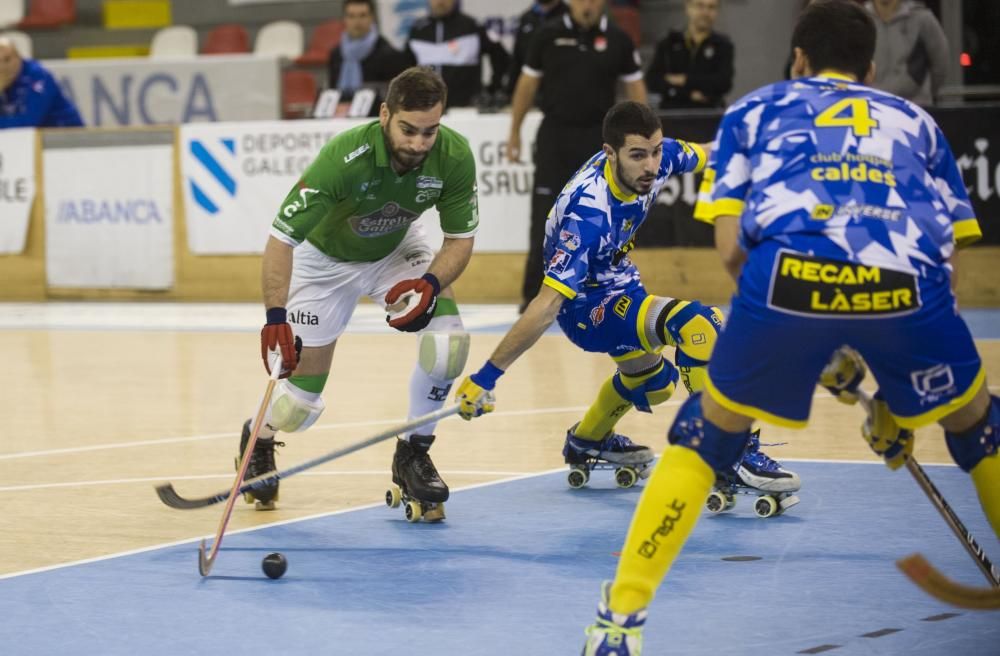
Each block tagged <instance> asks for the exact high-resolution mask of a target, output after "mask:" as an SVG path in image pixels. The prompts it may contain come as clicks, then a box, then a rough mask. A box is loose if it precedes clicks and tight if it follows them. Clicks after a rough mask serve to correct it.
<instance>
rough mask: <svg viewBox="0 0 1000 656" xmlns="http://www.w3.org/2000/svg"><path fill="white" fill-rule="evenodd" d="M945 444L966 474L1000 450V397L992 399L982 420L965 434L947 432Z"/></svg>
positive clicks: (992, 397)
mask: <svg viewBox="0 0 1000 656" xmlns="http://www.w3.org/2000/svg"><path fill="white" fill-rule="evenodd" d="M944 439H945V443H946V444H947V445H948V453H950V454H951V458H952V460H954V461H955V464H957V465H958V466H959V467H961V468H962V470H963V471H965V472H970V471H972V469H973V468H974V467H975V466H976V465H978V464H979V461H980V460H982V459H983V458H985V457H987V456H991V455H993V454H995V453H996V452H997V450H998V449H1000V397H996V396H991V397H990V407H989V410H987V412H986V416H985V417H983V418H982V420H981V421H980V422H979V423H978V424H976V425H975V426H973V427H972V428H970V429H969V430H967V431H965V432H964V433H951V432H948V431H945V433H944Z"/></svg>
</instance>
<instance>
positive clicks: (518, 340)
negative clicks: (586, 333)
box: [490, 285, 565, 371]
mask: <svg viewBox="0 0 1000 656" xmlns="http://www.w3.org/2000/svg"><path fill="white" fill-rule="evenodd" d="M564 300H565V297H564V296H563V295H562V294H560V293H559V292H557V291H556V290H554V289H552V288H551V287H549V286H547V285H542V288H541V290H539V292H538V295H537V296H535V298H534V299H533V300H532V301H531V303H529V304H528V307H527V308H525V310H524V314H522V315H521V318H520V319H518V320H517V322H516V323H515V324H514V325H513V326H512V327H511V329H510V331H508V333H507V334H506V335H505V336H504V338H503V339H502V340H501V341H500V345H499V346H497V348H496V350H495V351H493V355H491V356H490V362H491V363H492V364H493V365H495V366H496V367H498V368H500V369H501V370H503V371H506V370H507V369H509V368H510V366H511V365H512V364H514V362H515V361H516V360H517V359H518V358H519V357H521V354H522V353H524V352H525V351H527V350H528V349H529V348H531V347H532V346H533V345H534V343H535V342H537V341H538V338H539V337H541V336H542V335H544V334H545V331H546V330H548V328H549V326H551V325H552V322H553V321H555V319H556V315H557V314H559V308H560V307H561V306H562V303H563V301H564Z"/></svg>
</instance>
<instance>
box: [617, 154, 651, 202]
mask: <svg viewBox="0 0 1000 656" xmlns="http://www.w3.org/2000/svg"><path fill="white" fill-rule="evenodd" d="M615 177H616V178H618V183H619V184H620V185H621V186H623V187H625V189H626V190H627V191H628V192H629V193H632V194H635V195H636V196H644V195H645V194H648V193H649V192H650V191H652V189H653V181H654V180H655V179H656V178H655V177H652V178H650V179H649V189H646V190H645V191H643V190H642V189H636V188H635V187H633V186H632V185H633V184H637V183H638V182H639V180H634V181H631V182H627V181H626V180H627V178H626V177H625V171H623V170H622V165H621V162H619V163H617V164H615Z"/></svg>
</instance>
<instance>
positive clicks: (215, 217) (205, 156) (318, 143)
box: [180, 112, 541, 255]
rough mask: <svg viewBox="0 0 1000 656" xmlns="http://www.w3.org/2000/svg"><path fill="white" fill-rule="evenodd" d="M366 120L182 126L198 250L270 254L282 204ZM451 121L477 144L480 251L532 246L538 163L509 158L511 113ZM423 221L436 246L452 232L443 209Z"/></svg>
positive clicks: (192, 243)
mask: <svg viewBox="0 0 1000 656" xmlns="http://www.w3.org/2000/svg"><path fill="white" fill-rule="evenodd" d="M540 120H541V117H540V115H539V114H537V113H535V112H532V113H530V114H529V115H528V116H527V118H526V119H525V121H524V125H523V128H522V136H521V140H522V143H523V144H524V146H525V148H524V151H525V152H526V153H529V152H530V151H531V148H530V146H531V144H532V142H533V141H534V135H535V132H536V131H537V130H538V125H539V123H540ZM365 121H366V120H347V119H335V120H331V121H281V122H277V121H275V122H270V121H266V122H256V123H229V124H215V125H212V124H199V125H184V126H181V130H180V148H181V175H182V176H183V179H182V181H181V184H182V185H183V187H184V209H185V217H186V221H187V236H188V246H189V248H190V249H191V252H192V253H195V254H198V255H209V254H217V255H221V254H239V253H245V254H248V253H262V252H263V251H264V244H265V243H266V242H267V235H268V231H269V230H270V226H271V222H272V221H273V220H274V217H275V215H276V213H277V211H278V209H279V206H280V204H281V201H282V200H283V199H284V198H285V196H286V195H287V194H288V192H289V190H290V189H292V187H293V186H294V185H295V183H296V182H297V181H298V179H299V177H300V176H301V175H302V172H303V171H305V169H306V167H308V166H309V164H310V163H311V162H312V160H313V159H315V157H316V155H317V154H318V153H319V151H320V149H321V148H322V147H323V145H324V144H326V142H327V141H329V140H330V139H331V138H333V137H334V136H335V135H336V134H338V133H340V132H342V131H344V130H347V129H349V128H351V127H353V126H355V125H359V124H361V123H363V122H365ZM442 122H443V123H444V124H445V125H447V126H448V127H450V128H452V129H454V130H457V131H458V132H459V133H460V134H462V135H463V136H464V137H466V139H468V140H469V146H470V148H471V149H472V153H473V156H474V157H475V159H476V171H477V177H478V184H479V216H480V219H481V220H480V224H479V232H478V234H477V235H476V249H477V250H478V251H483V252H518V251H526V250H527V248H528V224H529V218H530V216H529V215H530V210H531V189H532V184H533V182H532V181H533V174H534V167H533V165H532V164H531V163H530V161H525V162H522V163H512V162H510V161H508V159H507V153H506V149H507V134H508V131H509V130H510V117H509V116H506V115H485V116H484V115H479V114H470V115H465V114H462V113H458V112H456V113H453V114H448V115H446V116H445V117H444V119H443V120H442ZM526 159H527V158H526ZM420 222H421V223H422V224H423V225H424V226H425V227H426V229H427V233H428V236H429V238H430V240H431V243H432V244H438V243H440V241H441V239H442V238H443V235H442V233H441V228H440V225H439V217H438V214H437V212H436V211H434V210H431V211H428V212H426V213H425V214H424V215H423V217H422V218H421V219H420Z"/></svg>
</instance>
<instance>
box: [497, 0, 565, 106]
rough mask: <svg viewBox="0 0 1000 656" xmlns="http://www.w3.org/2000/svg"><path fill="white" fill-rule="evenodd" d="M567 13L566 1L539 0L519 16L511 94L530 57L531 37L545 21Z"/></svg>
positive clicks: (508, 82) (510, 74)
mask: <svg viewBox="0 0 1000 656" xmlns="http://www.w3.org/2000/svg"><path fill="white" fill-rule="evenodd" d="M565 13H566V3H565V2H564V1H563V0H539V1H538V2H535V3H534V4H533V5H531V8H530V9H528V11H526V12H524V13H523V14H521V16H520V17H519V18H518V22H517V35H516V36H515V37H514V52H513V53H512V54H511V58H510V72H509V73H508V75H507V92H508V93H509V94H510V95H511V96H513V95H514V87H516V86H517V78H518V77H520V75H521V67H522V66H524V60H525V59H527V57H528V45H529V44H530V43H531V38H532V37H533V36H534V35H535V32H537V31H538V28H539V27H541V26H542V24H543V23H545V22H547V21H550V20H552V19H553V18H559V17H560V16H562V15H563V14H565Z"/></svg>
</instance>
